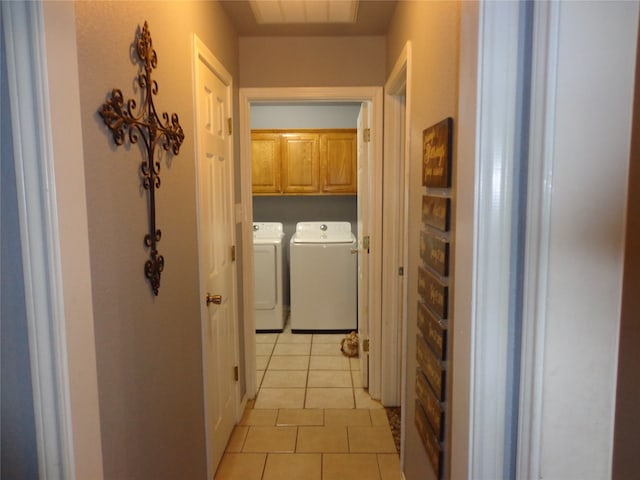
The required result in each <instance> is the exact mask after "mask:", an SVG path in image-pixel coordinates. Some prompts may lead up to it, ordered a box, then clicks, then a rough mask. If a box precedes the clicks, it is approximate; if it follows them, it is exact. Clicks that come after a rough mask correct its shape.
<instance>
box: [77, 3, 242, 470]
mask: <svg viewBox="0 0 640 480" xmlns="http://www.w3.org/2000/svg"><path fill="white" fill-rule="evenodd" d="M145 20H146V21H148V23H149V28H150V32H151V35H152V39H153V46H154V48H155V50H156V52H157V55H158V67H157V69H156V70H155V71H154V72H153V74H152V78H154V79H155V80H157V82H158V85H159V91H158V95H157V96H156V97H155V105H156V107H157V109H158V110H159V111H160V112H165V111H167V112H170V113H172V112H175V113H178V115H179V117H180V123H181V125H182V126H183V128H184V131H185V141H184V144H183V145H182V148H181V150H180V154H179V155H178V156H177V157H174V158H172V159H171V161H170V162H167V161H166V158H165V159H163V160H162V162H161V170H160V178H161V179H162V185H161V187H160V189H159V190H158V191H157V197H156V210H157V211H156V219H157V227H158V228H160V229H161V230H162V240H161V241H160V243H159V245H158V247H159V252H160V254H162V255H163V256H164V259H165V269H164V272H163V274H162V281H161V285H160V292H159V296H157V297H155V296H153V294H152V292H151V290H150V287H149V284H148V282H147V280H146V279H145V277H144V273H143V266H144V262H145V261H146V259H147V251H146V249H145V248H144V244H143V238H144V235H145V234H146V232H147V200H146V194H145V192H144V191H143V190H142V188H141V185H140V174H139V168H140V163H141V148H140V147H139V146H138V145H133V146H130V145H128V142H127V144H126V145H125V146H120V147H116V146H115V145H114V142H113V139H112V137H111V134H110V133H109V132H108V130H107V129H106V127H105V126H104V125H103V123H102V120H101V119H100V117H99V116H98V114H97V110H98V108H99V107H100V105H101V104H102V103H103V102H104V101H105V100H106V98H107V95H108V94H109V93H110V92H111V89H112V88H119V89H121V90H122V92H123V94H124V97H125V99H128V98H135V97H136V96H135V94H134V91H135V90H136V88H137V87H135V86H134V82H135V76H136V75H137V73H138V69H137V66H136V65H134V64H133V61H132V59H131V56H130V54H131V52H132V45H133V42H134V39H135V34H136V29H137V28H138V27H141V26H142V25H143V24H144V22H145ZM76 21H77V40H78V62H79V76H80V101H81V109H82V124H83V145H84V152H85V171H86V187H87V208H88V217H89V231H90V238H89V246H90V253H91V272H92V281H93V299H94V315H95V342H96V356H97V371H98V392H99V402H100V420H101V430H102V444H103V456H104V471H105V478H114V479H115V478H140V479H144V478H157V479H176V478H189V479H197V478H205V477H206V452H205V431H204V425H205V422H204V406H203V386H202V357H201V336H200V309H199V298H198V297H199V294H198V292H199V287H198V285H199V282H198V268H197V265H198V264H197V261H198V256H197V239H196V203H195V198H196V194H195V190H194V189H195V178H194V175H195V162H194V141H195V139H194V111H193V88H192V33H193V32H196V34H197V35H198V36H199V37H200V38H201V39H202V40H203V41H204V43H205V44H206V45H207V46H208V47H209V49H210V50H211V51H212V52H213V53H214V55H216V56H217V57H218V59H219V60H220V61H221V62H222V63H223V64H224V65H225V67H226V68H227V70H228V71H229V72H230V73H231V74H232V75H233V77H234V79H236V78H237V76H238V66H237V58H238V52H237V37H236V35H235V32H234V30H233V29H232V28H231V27H230V26H229V25H230V24H229V23H228V22H227V21H226V17H225V15H224V13H223V11H222V10H221V8H220V6H219V5H218V4H217V3H216V2H173V1H167V2H79V3H77V5H76ZM87 341H90V339H87Z"/></svg>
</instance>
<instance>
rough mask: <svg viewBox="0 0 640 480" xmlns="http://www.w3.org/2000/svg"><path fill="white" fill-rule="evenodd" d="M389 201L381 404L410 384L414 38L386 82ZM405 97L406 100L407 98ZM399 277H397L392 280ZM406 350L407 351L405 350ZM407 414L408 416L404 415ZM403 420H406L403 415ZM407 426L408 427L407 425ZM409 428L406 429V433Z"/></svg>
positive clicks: (400, 398) (399, 398)
mask: <svg viewBox="0 0 640 480" xmlns="http://www.w3.org/2000/svg"><path fill="white" fill-rule="evenodd" d="M384 90H385V96H384V111H385V117H384V137H385V139H384V186H383V188H384V192H385V195H384V206H383V212H382V215H383V223H384V225H385V229H384V230H385V233H384V235H385V237H384V251H383V258H382V271H383V274H384V276H385V278H386V279H388V280H387V281H386V282H385V295H384V296H383V297H382V318H384V319H385V321H384V323H383V325H382V336H383V338H385V339H388V341H387V342H386V343H385V345H386V346H387V348H385V350H384V352H383V356H384V358H385V361H384V362H383V366H382V378H383V380H384V381H383V384H382V403H383V404H384V405H402V407H403V408H407V405H405V404H404V395H403V394H402V392H404V390H405V387H406V361H405V360H404V358H405V356H406V342H407V339H406V331H407V275H406V274H403V275H400V273H399V272H398V269H399V268H403V269H406V268H407V251H408V248H407V230H408V218H409V215H408V207H409V197H408V195H409V191H408V189H407V185H409V181H408V178H407V175H408V173H409V165H408V161H409V158H411V142H410V135H409V133H408V132H410V131H411V124H410V119H411V42H410V41H409V42H407V43H406V45H405V46H404V48H403V49H402V52H400V55H399V56H398V59H397V60H396V63H395V65H394V67H393V69H392V71H391V73H390V74H389V77H388V79H387V82H386V84H385V86H384ZM402 97H404V100H403V99H402ZM391 279H395V280H396V281H391ZM400 352H402V355H400ZM403 418H404V417H403ZM403 421H404V420H403ZM403 427H404V426H403ZM404 433H405V429H404V428H402V435H404Z"/></svg>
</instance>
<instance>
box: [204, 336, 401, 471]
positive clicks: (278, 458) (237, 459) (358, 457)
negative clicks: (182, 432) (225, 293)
mask: <svg viewBox="0 0 640 480" xmlns="http://www.w3.org/2000/svg"><path fill="white" fill-rule="evenodd" d="M343 337H344V335H342V334H337V335H335V334H313V335H312V334H308V335H307V334H292V333H290V332H289V331H285V332H283V333H280V334H257V338H256V341H257V345H256V347H257V348H256V352H257V361H256V364H257V378H258V395H257V397H256V400H255V402H251V405H249V406H248V407H247V409H246V410H245V412H244V415H243V418H242V420H241V421H240V423H239V424H238V425H237V426H236V427H235V429H234V431H233V434H232V436H231V439H230V440H229V444H228V445H227V449H226V452H225V454H224V456H223V457H222V461H221V462H220V465H219V467H218V471H217V472H216V476H215V478H216V480H276V479H277V480H298V479H300V480H354V479H357V480H399V479H400V462H399V459H398V454H397V452H396V447H395V443H394V441H393V436H392V434H391V429H390V427H389V422H388V420H387V414H386V411H385V410H384V408H383V407H382V405H381V404H380V403H379V402H377V401H374V400H372V399H371V397H370V396H369V394H368V392H367V391H366V389H363V388H362V381H361V372H360V362H359V360H358V359H357V358H347V357H345V356H344V355H343V354H342V352H340V340H341V339H342V338H343Z"/></svg>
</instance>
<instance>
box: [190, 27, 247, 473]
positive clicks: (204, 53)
mask: <svg viewBox="0 0 640 480" xmlns="http://www.w3.org/2000/svg"><path fill="white" fill-rule="evenodd" d="M199 62H202V63H203V64H205V65H206V66H207V67H208V68H209V69H210V70H211V72H212V73H213V74H214V75H216V76H217V77H218V78H219V79H220V81H221V82H222V83H223V84H224V85H225V87H226V90H227V102H228V105H229V108H230V112H229V114H230V115H231V112H233V77H232V76H231V74H230V73H229V72H228V71H227V69H226V68H225V67H224V65H223V64H222V63H221V62H220V61H219V60H218V59H217V58H216V56H215V55H213V53H211V50H209V48H208V47H207V46H206V44H205V43H204V42H203V41H202V40H200V39H199V38H198V36H197V35H195V34H194V35H193V62H192V65H193V82H194V88H193V92H194V93H193V95H194V98H193V102H194V110H193V114H194V125H196V128H195V129H194V133H195V151H196V155H195V157H194V162H195V173H196V179H195V180H196V188H195V197H196V199H195V200H196V210H197V212H198V213H197V215H198V218H200V182H199V178H200V175H199V161H198V158H199V157H198V139H197V135H198V128H197V125H198V123H197V91H198V89H197V82H198V69H199ZM227 142H228V148H229V158H230V159H231V161H232V163H233V161H234V155H233V137H231V135H229V137H228V140H227ZM230 188H231V198H232V199H233V198H234V192H233V188H234V185H233V182H231V185H230ZM235 226H236V225H235V223H234V225H233V226H232V228H231V230H232V232H233V235H234V236H235V230H236V229H235ZM200 243H201V233H200V224H199V222H198V252H200ZM234 243H235V240H234ZM201 262H202V258H201V257H200V254H199V253H198V277H199V278H198V280H199V286H200V295H199V297H198V301H199V302H200V323H201V328H202V335H203V338H202V344H203V345H202V348H203V351H202V353H203V355H202V368H203V378H202V380H203V384H204V385H203V386H204V389H203V395H204V398H205V402H204V416H205V425H208V423H207V422H206V418H207V415H208V413H207V393H206V392H207V387H206V381H207V379H206V376H205V374H206V368H207V365H206V358H205V353H204V348H205V347H204V331H205V330H204V325H205V322H207V321H208V318H209V317H208V314H207V307H206V305H205V303H204V302H203V299H204V297H205V295H206V287H205V285H204V283H203V276H202V271H203V266H202V263H201ZM232 270H233V273H232V279H231V284H232V289H233V293H232V299H231V302H232V307H231V311H232V317H233V330H234V338H235V345H234V346H233V350H234V353H233V355H234V364H235V365H239V363H238V359H239V343H238V308H237V306H238V291H237V276H238V272H237V263H235V262H234V264H233V267H232ZM254 370H255V369H254ZM234 403H235V405H234V408H235V412H234V413H235V418H234V421H235V422H236V423H237V422H238V421H239V420H240V417H241V415H242V411H243V410H244V406H245V403H246V398H242V396H241V394H240V383H239V382H236V384H235V402H234ZM205 435H206V437H207V438H206V443H207V452H206V453H207V472H208V475H207V476H208V478H213V475H214V474H215V471H216V468H217V465H212V464H211V461H212V459H211V458H210V451H211V450H210V446H209V443H210V442H209V432H208V431H206V432H205Z"/></svg>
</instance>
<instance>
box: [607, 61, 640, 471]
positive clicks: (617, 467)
mask: <svg viewBox="0 0 640 480" xmlns="http://www.w3.org/2000/svg"><path fill="white" fill-rule="evenodd" d="M626 220H627V224H626V228H627V231H626V244H625V256H624V280H623V281H624V283H623V287H622V288H623V290H622V315H621V320H620V346H619V352H618V355H619V356H618V385H617V397H616V422H615V436H614V445H613V478H614V479H615V480H624V479H627V478H633V476H634V475H637V472H638V471H640V456H638V442H639V441H640V415H638V398H640V381H638V367H639V366H640V296H639V295H638V285H640V49H637V50H636V78H635V99H634V108H633V127H632V131H631V159H630V165H629V191H628V197H627V219H626Z"/></svg>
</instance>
